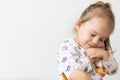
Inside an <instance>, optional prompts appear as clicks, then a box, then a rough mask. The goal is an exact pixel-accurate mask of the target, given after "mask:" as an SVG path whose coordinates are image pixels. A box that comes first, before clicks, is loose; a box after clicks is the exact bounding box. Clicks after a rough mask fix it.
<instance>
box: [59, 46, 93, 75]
mask: <svg viewBox="0 0 120 80" xmlns="http://www.w3.org/2000/svg"><path fill="white" fill-rule="evenodd" d="M57 60H58V71H59V73H60V75H61V73H62V72H64V73H65V74H66V76H67V77H68V76H69V75H70V73H71V71H73V70H76V69H77V70H89V69H90V68H91V65H90V62H89V60H88V58H87V57H86V56H83V55H82V54H81V52H80V51H77V50H76V49H75V47H73V46H71V45H68V44H63V45H62V46H61V47H60V49H59V50H58V58H57Z"/></svg>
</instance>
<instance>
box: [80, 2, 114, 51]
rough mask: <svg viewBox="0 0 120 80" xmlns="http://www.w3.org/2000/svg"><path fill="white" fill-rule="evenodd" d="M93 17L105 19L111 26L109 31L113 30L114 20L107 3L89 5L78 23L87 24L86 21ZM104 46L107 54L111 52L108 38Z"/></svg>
mask: <svg viewBox="0 0 120 80" xmlns="http://www.w3.org/2000/svg"><path fill="white" fill-rule="evenodd" d="M93 17H103V18H107V19H108V20H109V22H110V24H112V28H111V29H113V30H114V25H115V19H114V14H113V12H112V10H111V6H110V4H109V3H104V2H102V1H98V2H96V3H94V4H91V5H90V6H88V8H86V9H85V10H84V12H83V13H82V14H81V16H80V20H79V21H80V22H81V23H84V22H87V21H88V20H90V19H92V18H93ZM113 30H112V31H113ZM104 44H105V49H106V50H108V51H109V52H113V51H112V48H111V44H110V39H109V37H108V38H107V39H106V40H105V42H104Z"/></svg>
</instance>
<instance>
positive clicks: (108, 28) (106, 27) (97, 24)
mask: <svg viewBox="0 0 120 80" xmlns="http://www.w3.org/2000/svg"><path fill="white" fill-rule="evenodd" d="M84 25H85V26H86V28H88V29H91V30H94V31H96V32H97V33H98V34H100V35H101V36H109V35H110V33H111V32H112V25H111V24H110V22H109V21H108V20H107V19H105V18H101V17H98V18H92V19H90V20H89V21H87V22H85V24H84Z"/></svg>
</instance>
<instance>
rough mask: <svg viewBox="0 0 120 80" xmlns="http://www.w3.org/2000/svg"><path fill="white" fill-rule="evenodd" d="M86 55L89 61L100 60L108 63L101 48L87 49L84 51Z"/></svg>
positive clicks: (106, 56) (106, 53) (105, 52)
mask: <svg viewBox="0 0 120 80" xmlns="http://www.w3.org/2000/svg"><path fill="white" fill-rule="evenodd" d="M86 55H87V56H88V58H90V60H91V59H92V60H93V62H94V60H96V59H102V60H104V61H108V58H109V56H108V52H107V51H106V50H104V49H102V48H88V49H86Z"/></svg>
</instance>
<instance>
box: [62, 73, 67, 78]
mask: <svg viewBox="0 0 120 80" xmlns="http://www.w3.org/2000/svg"><path fill="white" fill-rule="evenodd" d="M62 80H68V79H67V77H66V75H65V74H64V73H63V72H62Z"/></svg>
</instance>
